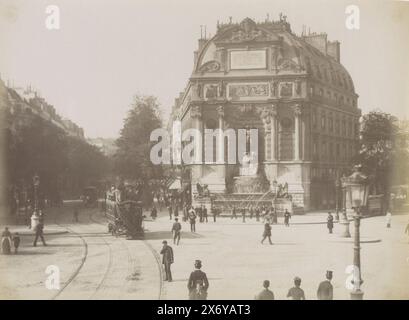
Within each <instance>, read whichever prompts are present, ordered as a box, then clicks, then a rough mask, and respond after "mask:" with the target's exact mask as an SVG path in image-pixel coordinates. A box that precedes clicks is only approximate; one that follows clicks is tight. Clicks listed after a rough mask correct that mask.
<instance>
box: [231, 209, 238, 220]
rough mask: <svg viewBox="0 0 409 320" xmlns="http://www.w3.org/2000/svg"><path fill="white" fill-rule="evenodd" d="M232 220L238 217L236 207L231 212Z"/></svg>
mask: <svg viewBox="0 0 409 320" xmlns="http://www.w3.org/2000/svg"><path fill="white" fill-rule="evenodd" d="M231 218H232V219H233V218H234V219H237V215H236V207H235V206H233V209H232V212H231Z"/></svg>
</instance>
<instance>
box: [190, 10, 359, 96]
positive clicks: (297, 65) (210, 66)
mask: <svg viewBox="0 0 409 320" xmlns="http://www.w3.org/2000/svg"><path fill="white" fill-rule="evenodd" d="M262 47H265V48H270V52H271V55H270V56H269V57H268V58H267V59H270V60H269V64H270V65H271V68H270V69H269V70H266V73H269V72H270V73H272V76H273V75H280V74H294V73H295V74H306V75H308V76H310V77H311V78H312V79H315V80H317V81H319V82H322V83H327V84H331V85H333V86H336V87H339V89H340V90H342V91H345V92H348V93H353V94H355V89H354V84H353V82H352V78H351V76H350V74H349V73H348V71H347V70H346V69H345V67H344V66H343V65H342V64H341V63H340V54H339V51H340V50H339V42H337V41H334V42H330V41H327V35H326V34H325V33H321V34H315V33H313V34H303V35H301V36H297V35H296V34H294V33H293V32H292V31H291V26H290V24H289V23H288V22H287V21H286V17H284V18H283V17H282V16H281V15H280V20H279V21H268V20H266V21H264V22H255V21H253V20H252V19H250V18H246V19H244V20H243V21H241V22H240V23H232V22H230V23H227V24H219V23H218V26H217V33H216V34H215V35H214V36H213V37H212V38H210V39H202V40H200V41H199V50H198V52H197V59H196V63H195V66H194V70H193V76H195V75H196V76H197V75H202V76H206V75H209V76H215V75H217V74H218V73H220V74H223V73H225V72H226V69H223V59H225V57H223V50H224V49H235V48H236V49H237V48H246V49H248V50H251V49H253V48H262ZM245 72H249V71H245Z"/></svg>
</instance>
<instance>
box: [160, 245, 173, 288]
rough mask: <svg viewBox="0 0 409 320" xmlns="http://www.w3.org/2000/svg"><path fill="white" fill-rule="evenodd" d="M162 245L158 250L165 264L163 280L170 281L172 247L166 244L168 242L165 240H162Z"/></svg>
mask: <svg viewBox="0 0 409 320" xmlns="http://www.w3.org/2000/svg"><path fill="white" fill-rule="evenodd" d="M162 244H163V247H162V250H161V251H160V254H161V255H163V256H162V264H163V265H164V266H165V279H164V281H169V282H171V281H172V272H171V270H170V266H171V264H172V263H173V262H174V259H173V249H172V247H171V246H168V242H167V241H166V240H163V241H162Z"/></svg>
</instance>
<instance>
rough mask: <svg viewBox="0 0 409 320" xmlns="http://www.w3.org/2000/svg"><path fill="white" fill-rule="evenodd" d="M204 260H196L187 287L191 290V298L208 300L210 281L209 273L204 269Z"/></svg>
mask: <svg viewBox="0 0 409 320" xmlns="http://www.w3.org/2000/svg"><path fill="white" fill-rule="evenodd" d="M201 268H202V261H200V260H196V261H195V270H194V271H193V272H192V273H191V274H190V277H189V281H188V283H187V288H188V290H189V300H206V299H207V290H208V289H209V281H208V280H207V275H206V273H204V272H203V271H202V270H200V269H201Z"/></svg>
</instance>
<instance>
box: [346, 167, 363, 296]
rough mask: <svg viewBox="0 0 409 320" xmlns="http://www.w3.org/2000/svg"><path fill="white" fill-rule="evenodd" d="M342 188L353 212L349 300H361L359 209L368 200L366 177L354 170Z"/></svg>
mask: <svg viewBox="0 0 409 320" xmlns="http://www.w3.org/2000/svg"><path fill="white" fill-rule="evenodd" d="M342 184H343V186H344V187H345V192H346V200H347V201H346V202H347V204H349V206H350V207H351V208H352V209H353V210H354V212H355V213H354V226H355V232H354V262H353V264H354V278H353V285H354V288H353V290H352V291H351V300H362V299H363V295H364V293H363V291H362V290H361V285H362V283H363V280H362V277H361V273H362V272H361V271H362V270H361V241H360V223H361V208H362V207H363V206H365V205H366V202H367V200H368V193H369V185H368V177H367V176H365V175H364V174H362V173H361V172H359V170H357V168H355V172H354V173H352V175H350V176H349V177H345V178H343V181H342Z"/></svg>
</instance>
